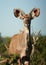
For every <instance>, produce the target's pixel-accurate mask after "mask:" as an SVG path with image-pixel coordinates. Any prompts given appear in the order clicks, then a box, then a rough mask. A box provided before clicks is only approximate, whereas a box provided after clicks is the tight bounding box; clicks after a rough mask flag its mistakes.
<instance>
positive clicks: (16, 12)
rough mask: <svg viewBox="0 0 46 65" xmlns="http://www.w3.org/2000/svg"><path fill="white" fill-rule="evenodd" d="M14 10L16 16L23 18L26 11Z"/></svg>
mask: <svg viewBox="0 0 46 65" xmlns="http://www.w3.org/2000/svg"><path fill="white" fill-rule="evenodd" d="M13 11H14V16H15V17H19V18H21V19H23V18H24V14H25V13H24V12H23V11H22V10H20V9H14V10H13Z"/></svg>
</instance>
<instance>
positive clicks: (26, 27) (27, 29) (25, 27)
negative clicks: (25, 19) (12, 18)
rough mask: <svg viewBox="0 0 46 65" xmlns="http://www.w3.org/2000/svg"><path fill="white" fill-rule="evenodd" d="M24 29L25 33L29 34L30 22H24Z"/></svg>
mask: <svg viewBox="0 0 46 65" xmlns="http://www.w3.org/2000/svg"><path fill="white" fill-rule="evenodd" d="M24 31H25V33H28V34H29V35H30V34H31V33H30V32H31V31H30V24H25V25H24Z"/></svg>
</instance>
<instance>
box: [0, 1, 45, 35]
mask: <svg viewBox="0 0 46 65" xmlns="http://www.w3.org/2000/svg"><path fill="white" fill-rule="evenodd" d="M14 8H20V9H22V10H23V11H24V12H25V13H29V12H30V11H31V10H32V9H33V8H40V16H39V17H38V18H35V19H33V20H32V23H31V26H32V28H31V30H32V32H33V31H34V32H38V31H39V30H41V32H42V34H44V35H46V0H0V32H1V33H2V36H12V35H14V34H17V33H19V30H21V29H22V28H23V22H22V20H20V19H18V18H15V17H14V14H13V9H14Z"/></svg>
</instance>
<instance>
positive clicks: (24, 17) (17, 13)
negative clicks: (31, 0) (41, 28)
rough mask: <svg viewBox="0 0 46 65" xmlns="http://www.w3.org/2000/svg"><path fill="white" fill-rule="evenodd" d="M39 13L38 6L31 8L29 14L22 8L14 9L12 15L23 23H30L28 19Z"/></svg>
mask: <svg viewBox="0 0 46 65" xmlns="http://www.w3.org/2000/svg"><path fill="white" fill-rule="evenodd" d="M39 14H40V9H39V8H33V9H32V11H31V12H30V13H29V14H25V13H24V12H23V11H22V10H20V9H14V16H15V17H19V18H20V19H22V20H23V22H24V24H27V25H28V24H30V21H31V20H32V19H33V18H35V17H38V16H39Z"/></svg>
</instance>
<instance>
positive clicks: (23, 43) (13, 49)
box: [8, 8, 40, 65]
mask: <svg viewBox="0 0 46 65" xmlns="http://www.w3.org/2000/svg"><path fill="white" fill-rule="evenodd" d="M39 14H40V9H39V8H34V9H32V11H31V12H30V13H29V14H25V13H24V12H23V11H22V10H20V9H14V16H15V17H16V18H20V19H22V20H23V23H24V32H22V33H20V34H16V35H14V36H13V37H12V39H11V42H10V45H9V49H8V52H9V54H19V56H20V57H19V59H18V62H19V65H30V54H31V52H32V43H31V39H30V35H31V34H30V25H31V20H32V19H34V18H35V17H38V16H39Z"/></svg>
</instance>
